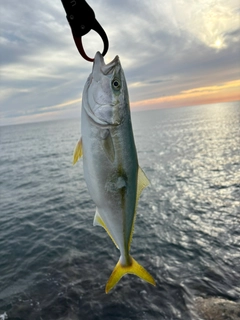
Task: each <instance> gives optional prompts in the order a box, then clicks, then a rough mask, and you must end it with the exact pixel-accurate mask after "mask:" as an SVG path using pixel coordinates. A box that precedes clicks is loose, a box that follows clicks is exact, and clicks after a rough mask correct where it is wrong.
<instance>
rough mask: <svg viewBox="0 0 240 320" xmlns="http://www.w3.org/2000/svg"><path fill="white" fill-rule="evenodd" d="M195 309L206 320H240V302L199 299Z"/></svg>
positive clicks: (220, 299)
mask: <svg viewBox="0 0 240 320" xmlns="http://www.w3.org/2000/svg"><path fill="white" fill-rule="evenodd" d="M195 308H196V311H197V312H198V314H199V316H201V317H202V318H203V319H204V320H240V302H234V301H230V300H226V299H223V298H206V299H204V298H201V297H197V298H195Z"/></svg>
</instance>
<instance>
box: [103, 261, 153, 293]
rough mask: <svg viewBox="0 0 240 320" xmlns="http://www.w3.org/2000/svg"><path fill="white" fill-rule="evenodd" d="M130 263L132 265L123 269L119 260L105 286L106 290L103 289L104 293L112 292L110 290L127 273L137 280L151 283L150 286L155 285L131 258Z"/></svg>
mask: <svg viewBox="0 0 240 320" xmlns="http://www.w3.org/2000/svg"><path fill="white" fill-rule="evenodd" d="M131 262H132V263H131V265H130V266H126V267H123V266H122V265H121V263H120V260H119V261H118V263H117V264H116V266H115V268H114V270H113V272H112V274H111V276H110V278H109V279H108V282H107V284H106V288H105V292H106V293H108V292H109V291H110V290H112V288H113V287H115V285H116V284H117V283H118V281H119V280H120V279H121V278H122V277H123V276H124V275H125V274H127V273H131V274H135V275H136V276H138V277H139V278H141V279H143V280H145V281H147V282H149V283H151V284H152V285H154V286H155V285H156V282H155V280H154V279H153V277H152V276H151V275H150V273H148V272H147V270H145V269H144V268H143V267H142V266H141V265H140V264H139V263H137V261H136V260H134V259H133V258H132V257H131Z"/></svg>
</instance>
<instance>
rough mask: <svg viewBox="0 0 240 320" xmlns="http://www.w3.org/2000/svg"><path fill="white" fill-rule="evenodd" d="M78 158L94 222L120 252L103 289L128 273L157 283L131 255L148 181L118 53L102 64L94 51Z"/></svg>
mask: <svg viewBox="0 0 240 320" xmlns="http://www.w3.org/2000/svg"><path fill="white" fill-rule="evenodd" d="M81 157H82V158H83V172H84V179H85V181H86V184H87V188H88V191H89V193H90V196H91V198H92V199H93V201H94V203H95V205H96V212H95V216H94V220H93V225H94V226H101V227H103V228H104V229H105V230H106V232H107V234H108V235H109V237H110V238H111V239H112V241H113V243H114V244H115V245H116V247H117V248H118V249H119V251H120V258H119V261H118V263H117V264H116V266H115V268H114V270H113V271H112V274H111V275H110V278H109V280H108V282H107V284H106V287H105V292H106V293H108V292H109V291H110V290H112V289H113V288H114V287H115V285H116V284H117V283H118V282H119V280H120V279H121V278H122V277H123V276H124V275H125V274H128V273H129V274H135V275H136V276H138V277H140V278H141V279H143V280H145V281H147V282H149V283H150V284H152V285H156V283H155V280H154V278H153V277H152V276H151V275H150V273H149V272H148V271H147V270H146V269H145V268H144V267H142V266H141V265H140V264H139V263H138V262H137V261H136V260H135V259H134V258H132V256H131V255H130V246H131V241H132V236H133V230H134V224H135V219H136V212H137V205H138V200H139V197H140V194H141V192H142V190H143V189H144V188H146V187H147V186H148V185H149V180H148V178H147V177H146V175H145V173H144V172H143V170H142V169H141V168H140V166H139V164H138V157H137V151H136V146H135V142H134V136H133V129H132V122H131V113H130V105H129V95H128V88H127V83H126V79H125V76H124V72H123V69H122V66H121V63H120V59H119V57H118V56H116V57H115V58H114V59H113V60H112V61H111V62H110V63H108V64H105V62H104V58H103V56H102V55H101V53H99V52H97V53H96V55H95V58H94V63H93V68H92V73H91V74H90V76H89V77H88V79H87V82H86V84H85V86H84V90H83V95H82V110H81V138H80V140H79V141H78V142H77V145H76V147H75V150H74V154H73V164H75V163H76V162H77V161H78V160H79V159H80V158H81Z"/></svg>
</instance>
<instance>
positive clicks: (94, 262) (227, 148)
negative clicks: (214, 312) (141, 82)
mask: <svg viewBox="0 0 240 320" xmlns="http://www.w3.org/2000/svg"><path fill="white" fill-rule="evenodd" d="M132 123H133V130H134V136H135V142H136V146H137V150H138V157H139V164H140V166H141V167H142V169H143V170H144V172H145V173H146V175H147V176H148V178H149V180H150V181H151V185H150V186H149V187H148V188H146V189H145V190H144V191H143V193H142V195H141V197H140V201H139V205H138V211H137V219H136V224H135V231H134V236H133V241H132V247H131V254H132V256H133V257H134V258H135V259H136V260H137V261H138V262H139V263H140V264H142V265H143V266H144V267H145V268H146V269H147V270H148V271H149V272H150V273H151V274H152V275H153V277H154V278H155V280H156V283H157V285H156V287H153V286H152V285H150V284H148V283H146V282H143V281H142V280H140V279H139V278H137V277H136V276H133V275H126V276H124V277H123V278H122V279H121V280H120V282H119V283H118V285H117V286H116V287H115V289H114V290H112V291H111V292H110V293H109V294H107V295H106V294H105V284H106V282H107V280H108V278H109V276H110V274H111V272H112V270H113V268H114V266H115V264H116V263H117V261H118V259H119V252H118V250H117V249H116V247H115V246H114V244H113V243H112V241H111V239H110V238H109V237H108V235H107V234H106V232H105V231H104V230H103V229H102V228H99V227H93V217H94V214H95V206H94V203H93V201H92V200H91V198H90V196H89V194H88V191H87V188H86V184H85V181H84V179H83V168H82V162H81V161H79V162H78V163H77V164H76V165H75V166H72V154H73V149H74V147H75V144H76V142H77V141H78V139H79V137H80V116H79V119H74V120H61V121H50V122H41V123H31V124H22V125H12V126H2V127H0V155H1V157H0V177H1V179H0V316H1V317H2V319H4V316H3V315H4V313H5V315H7V316H8V319H10V320H28V319H30V320H35V319H36V320H50V319H51V320H63V319H64V320H66V319H69V320H77V319H78V320H79V319H84V320H155V319H158V320H163V319H164V320H165V319H166V320H176V319H183V320H191V319H196V320H199V319H201V318H200V316H199V315H198V313H197V310H196V305H195V301H196V298H198V297H201V298H204V299H208V298H212V297H220V298H223V299H226V300H228V301H233V302H235V301H238V300H239V299H240V227H239V223H240V104H239V102H233V103H223V104H212V105H204V106H195V107H184V108H174V109H162V110H152V111H141V112H133V113H132Z"/></svg>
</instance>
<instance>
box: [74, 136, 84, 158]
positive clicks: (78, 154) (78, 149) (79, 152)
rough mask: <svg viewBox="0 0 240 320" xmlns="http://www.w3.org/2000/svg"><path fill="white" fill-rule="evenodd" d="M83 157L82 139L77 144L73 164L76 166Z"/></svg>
mask: <svg viewBox="0 0 240 320" xmlns="http://www.w3.org/2000/svg"><path fill="white" fill-rule="evenodd" d="M82 155H83V150H82V138H81V139H80V140H79V141H78V142H77V144H76V147H75V149H74V153H73V164H75V163H76V162H77V161H78V160H79V159H80V158H81V157H82Z"/></svg>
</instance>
